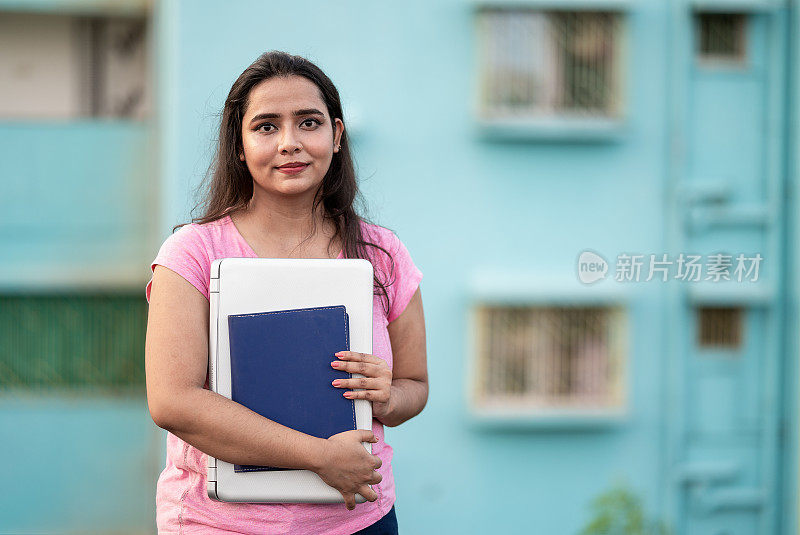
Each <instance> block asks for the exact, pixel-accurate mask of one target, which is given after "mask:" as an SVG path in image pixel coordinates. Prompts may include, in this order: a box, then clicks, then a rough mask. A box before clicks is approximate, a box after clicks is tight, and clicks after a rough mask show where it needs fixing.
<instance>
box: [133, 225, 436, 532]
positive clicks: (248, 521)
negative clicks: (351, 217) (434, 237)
mask: <svg viewBox="0 0 800 535" xmlns="http://www.w3.org/2000/svg"><path fill="white" fill-rule="evenodd" d="M361 228H362V232H364V233H365V238H366V239H368V240H369V241H371V242H373V243H377V244H378V245H380V246H382V247H383V248H384V249H386V250H388V251H389V252H390V253H391V254H392V257H393V259H394V263H395V272H394V279H395V280H394V282H393V283H392V284H391V285H389V286H387V288H386V289H387V292H388V294H389V302H390V309H389V313H388V315H387V314H385V313H384V302H385V301H384V298H383V297H382V296H377V295H376V296H375V297H374V303H373V307H372V309H373V318H372V353H373V354H374V355H375V356H378V357H380V358H382V359H384V360H385V361H386V362H387V364H388V365H389V367H390V368H391V367H392V347H391V344H390V341H389V333H388V331H387V329H386V327H387V325H388V324H389V322H391V321H394V320H395V319H396V318H397V317H398V316H400V314H401V313H402V312H403V310H405V307H406V305H407V304H408V302H409V301H410V300H411V297H412V296H413V295H414V292H415V291H416V289H417V286H418V285H419V283H420V281H421V280H422V272H421V271H420V270H419V269H418V268H417V267H416V266H415V265H414V263H413V261H412V260H411V255H410V254H409V253H408V250H407V249H406V247H405V246H404V245H403V243H402V242H401V241H400V240H399V238H398V237H397V236H396V235H395V234H394V233H393V232H392V231H390V230H388V229H385V228H383V227H380V226H377V225H370V224H368V223H365V222H362V223H361ZM367 250H368V251H373V250H374V248H372V247H368V248H367ZM378 253H379V254H377V255H375V260H374V261H373V265H374V267H375V272H376V273H389V271H388V270H389V267H390V263H389V261H388V259H386V255H385V254H383V253H381V252H380V251H378ZM229 257H245V258H257V257H258V255H256V253H255V252H254V251H253V249H252V248H251V247H250V246H249V245H248V244H247V242H246V241H245V240H244V238H243V237H242V235H241V234H240V233H239V231H238V229H237V228H236V226H235V225H234V224H233V221H232V220H231V218H230V216H225V217H223V218H222V219H218V220H216V221H212V222H211V223H205V224H202V225H198V224H196V223H192V224H189V225H185V226H183V227H181V228H180V229H178V230H177V231H176V232H175V233H173V234H171V235H170V236H169V237H168V238H167V239H166V240H165V241H164V243H163V245H162V246H161V249H160V250H159V251H158V255H156V258H155V259H154V260H153V263H152V265H151V270H155V266H156V264H161V265H162V266H165V267H167V268H169V269H171V270H172V271H174V272H176V273H178V274H179V275H181V276H182V277H183V278H185V279H186V280H187V281H188V282H190V283H191V284H192V285H193V286H194V287H195V288H197V289H198V290H199V291H200V293H202V294H203V295H204V296H205V297H206V299H208V285H209V278H210V268H211V263H212V262H213V261H214V260H216V259H218V258H229ZM338 258H342V253H341V252H340V253H339V257H338ZM379 276H380V275H379ZM386 280H387V278H386V276H383V277H381V281H382V282H384V284H386ZM388 281H389V282H391V281H392V277H391V276H389V277H388ZM152 282H153V281H152V279H150V282H148V283H147V287H146V288H145V295H146V296H147V300H148V302H149V301H150V288H151V286H152ZM206 388H208V381H206ZM372 431H373V433H374V434H375V436H376V437H377V438H378V442H377V443H375V444H372V452H373V453H374V454H375V455H377V456H378V457H380V458H381V461H383V464H382V465H381V467H380V468H379V469H378V472H380V474H381V475H382V476H383V480H382V481H381V482H380V483H379V484H378V485H373V488H374V489H375V491H376V492H377V494H378V499H377V500H376V501H374V502H364V503H361V504H357V505H356V508H355V510H353V511H348V510H347V507H345V505H344V503H337V504H288V503H287V504H262V503H232V502H217V501H214V500H211V499H210V498H209V497H208V495H207V494H206V479H207V475H206V466H207V462H206V459H207V456H206V454H205V453H203V452H201V451H200V450H198V449H197V448H195V447H194V446H192V445H190V444H188V443H186V442H184V441H183V440H181V439H180V438H178V437H177V436H175V435H173V434H172V433H167V463H166V467H165V468H164V470H163V471H162V472H161V475H160V476H159V478H158V484H157V489H156V523H157V525H158V532H159V533H186V534H188V533H204V534H205V533H232V532H233V533H247V534H250V533H252V534H254V535H255V534H258V535H263V534H265V533H293V534H303V533H309V534H317V535H323V534H330V535H333V534H350V533H354V532H356V531H358V530H360V529H362V528H365V527H367V526H369V525H371V524H373V523H375V522H377V521H378V520H379V519H380V518H381V517H382V516H383V515H385V514H386V513H388V512H389V510H390V509H391V508H392V505H394V501H395V493H394V478H393V476H392V464H391V460H392V447H391V446H389V445H388V444H386V443H385V442H384V436H383V424H381V423H380V422H379V421H378V420H376V419H373V420H372Z"/></svg>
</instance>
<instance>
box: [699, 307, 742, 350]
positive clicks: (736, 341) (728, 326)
mask: <svg viewBox="0 0 800 535" xmlns="http://www.w3.org/2000/svg"><path fill="white" fill-rule="evenodd" d="M743 315H744V312H743V310H742V308H741V307H701V308H698V309H697V317H698V324H699V328H698V344H699V345H700V347H703V348H706V349H711V348H726V349H736V348H739V347H741V345H742V316H743Z"/></svg>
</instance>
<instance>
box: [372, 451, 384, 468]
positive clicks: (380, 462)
mask: <svg viewBox="0 0 800 535" xmlns="http://www.w3.org/2000/svg"><path fill="white" fill-rule="evenodd" d="M372 457H373V460H374V461H375V470H377V469H378V468H380V467H381V466H383V461H382V460H381V458H380V457H378V456H377V455H373V456H372Z"/></svg>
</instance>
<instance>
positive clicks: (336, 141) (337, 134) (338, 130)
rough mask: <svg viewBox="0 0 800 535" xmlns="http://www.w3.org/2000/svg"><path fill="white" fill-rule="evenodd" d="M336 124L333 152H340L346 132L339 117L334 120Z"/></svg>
mask: <svg viewBox="0 0 800 535" xmlns="http://www.w3.org/2000/svg"><path fill="white" fill-rule="evenodd" d="M334 124H335V126H336V132H335V133H334V136H333V152H339V148H338V147H340V146H341V142H342V133H343V132H344V123H343V122H342V120H341V119H339V118H338V117H337V118H336V119H334Z"/></svg>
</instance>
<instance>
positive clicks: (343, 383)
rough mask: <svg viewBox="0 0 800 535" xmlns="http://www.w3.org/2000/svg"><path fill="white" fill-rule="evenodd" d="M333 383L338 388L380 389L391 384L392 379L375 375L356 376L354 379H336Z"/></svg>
mask: <svg viewBox="0 0 800 535" xmlns="http://www.w3.org/2000/svg"><path fill="white" fill-rule="evenodd" d="M331 384H332V385H333V386H335V387H336V388H371V389H379V388H384V387H386V386H389V385H391V381H389V380H386V379H381V378H373V377H355V378H353V379H334V380H333V381H332V382H331Z"/></svg>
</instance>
